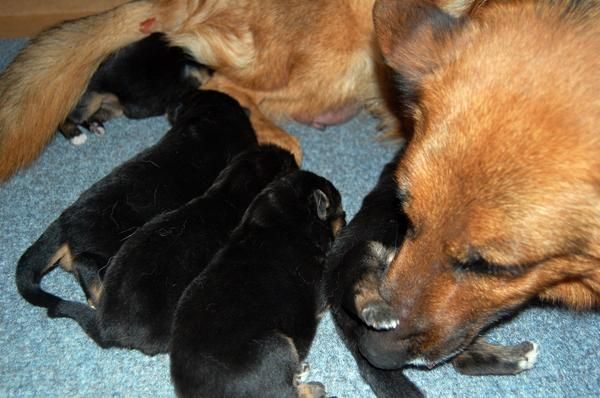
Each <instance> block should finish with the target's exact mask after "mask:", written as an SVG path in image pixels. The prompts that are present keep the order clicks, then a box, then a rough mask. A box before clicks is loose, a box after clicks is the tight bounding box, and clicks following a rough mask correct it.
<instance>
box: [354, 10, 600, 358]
mask: <svg viewBox="0 0 600 398" xmlns="http://www.w3.org/2000/svg"><path fill="white" fill-rule="evenodd" d="M374 20H375V28H376V32H377V37H378V41H379V43H380V45H381V49H382V52H383V54H384V56H385V59H386V61H387V63H388V64H389V65H390V66H392V67H393V68H394V69H395V70H396V71H397V72H398V74H399V77H398V81H399V82H400V86H401V88H402V91H403V92H404V94H405V97H406V99H407V100H409V101H411V102H412V105H411V108H410V109H411V110H410V112H409V113H410V116H412V117H413V118H414V121H415V122H414V123H415V132H414V135H413V139H412V141H411V143H410V144H409V146H408V148H407V150H406V153H405V155H404V157H403V158H402V159H401V160H400V161H399V163H398V166H397V170H396V179H397V183H398V190H399V194H400V196H401V198H402V201H403V209H404V211H405V213H406V215H407V216H408V219H409V220H410V223H411V227H410V231H409V234H408V237H407V239H406V240H405V242H404V243H403V244H402V246H401V247H400V248H399V249H398V251H397V252H396V254H395V256H394V259H393V260H392V262H391V264H390V266H389V267H388V268H387V270H386V272H385V274H384V276H383V280H382V281H381V284H380V286H379V291H380V293H381V295H382V297H383V298H384V299H385V300H386V301H387V302H388V303H389V304H390V305H391V307H392V309H393V312H394V314H395V316H397V319H396V322H398V326H397V327H396V328H395V329H394V330H392V331H389V332H373V333H371V334H369V335H368V336H366V337H365V338H364V339H363V340H362V341H361V352H363V353H364V354H365V355H366V356H367V357H368V358H369V359H370V360H371V362H372V363H373V364H374V365H375V366H377V365H378V363H380V362H381V363H383V364H384V365H385V367H392V365H393V366H398V367H399V366H402V365H403V364H405V363H424V364H428V365H430V366H433V365H435V364H437V363H439V362H441V361H443V360H445V359H447V358H450V357H452V356H454V355H455V354H457V353H459V352H461V351H462V350H463V349H465V347H467V346H468V345H469V344H470V343H471V342H472V341H473V339H474V338H475V337H476V336H477V335H478V334H479V333H480V332H481V331H482V330H483V329H485V328H486V327H487V326H489V325H490V324H491V323H492V322H494V321H496V320H498V319H499V318H501V317H502V316H504V315H506V314H508V313H511V312H514V311H516V310H517V309H519V308H520V307H521V306H522V305H524V304H525V303H527V302H528V301H530V300H531V299H534V298H539V299H542V300H544V301H549V302H551V303H557V304H562V305H565V306H567V307H569V308H572V309H574V310H586V309H594V308H598V307H599V306H600V95H599V93H600V56H599V54H600V5H599V4H598V2H596V1H572V2H570V1H564V2H555V1H539V0H538V1H529V0H523V1H498V2H494V3H491V4H489V5H487V6H486V7H482V8H481V9H480V10H479V11H478V12H477V13H476V15H475V16H473V17H472V18H460V19H457V18H454V17H451V16H449V15H447V14H445V13H444V12H442V11H441V10H440V9H439V8H437V7H435V6H434V5H433V4H432V3H431V2H428V1H409V0H402V1H400V0H379V1H378V2H377V4H376V6H375V10H374Z"/></svg>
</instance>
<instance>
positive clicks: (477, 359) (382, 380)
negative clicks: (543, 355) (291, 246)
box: [326, 150, 532, 398]
mask: <svg viewBox="0 0 600 398" xmlns="http://www.w3.org/2000/svg"><path fill="white" fill-rule="evenodd" d="M402 154H403V150H400V151H399V152H398V153H397V154H396V156H395V157H394V159H393V160H392V161H391V162H389V163H388V164H386V165H385V167H384V168H383V171H382V172H381V174H380V176H379V180H378V182H377V185H376V186H375V187H374V188H373V190H372V191H371V192H370V193H369V194H368V195H367V196H366V197H365V198H364V200H363V203H362V206H361V208H360V210H359V211H358V213H357V214H356V216H355V217H354V218H353V219H352V221H351V222H350V223H349V224H348V225H347V226H346V227H345V228H344V229H343V230H342V232H341V233H340V235H339V237H338V239H336V242H335V244H334V246H333V247H332V249H331V251H330V252H329V254H328V258H327V276H326V281H327V288H326V289H327V292H328V299H329V301H330V304H331V313H332V315H333V319H334V322H335V324H336V327H337V330H338V332H339V334H340V336H341V337H342V339H343V340H344V342H345V344H346V346H347V347H348V349H349V350H350V351H351V353H352V354H353V356H354V358H355V360H356V362H357V364H358V367H359V370H360V372H361V375H362V376H363V378H364V379H365V380H366V381H367V383H368V384H369V385H370V386H371V388H372V389H373V391H374V392H375V394H376V395H377V396H378V397H390V398H391V397H398V396H403V397H404V396H406V397H413V396H414V397H420V396H422V393H421V392H420V391H419V390H418V388H417V387H416V386H415V385H413V384H412V383H411V382H410V381H409V380H408V379H407V378H406V377H405V376H404V375H403V373H402V370H401V369H396V368H395V367H394V366H392V365H393V364H390V366H389V367H388V368H387V369H380V368H376V367H375V366H373V365H371V363H370V362H369V361H368V360H367V359H366V358H365V356H363V354H364V353H363V352H362V351H361V350H364V347H363V344H362V342H363V340H365V339H377V338H378V334H382V333H386V330H390V329H394V328H395V327H396V326H397V325H398V322H399V320H398V318H397V315H396V314H395V313H394V310H393V309H392V308H391V307H390V306H389V305H388V304H387V303H386V302H385V301H384V300H383V298H382V297H381V296H380V295H379V291H378V287H379V281H380V279H381V275H382V273H383V272H385V270H386V268H387V266H388V265H389V263H390V261H391V259H392V256H393V254H394V252H395V249H396V248H397V247H398V246H399V245H401V244H402V242H403V240H404V239H405V237H406V234H407V232H408V231H409V227H410V224H409V221H408V219H407V218H406V216H405V215H404V213H403V211H402V203H401V198H400V197H399V195H398V191H397V184H396V182H395V180H394V173H395V170H396V168H397V164H398V161H399V160H400V158H401V157H402ZM526 348H529V351H530V350H531V348H532V346H531V343H529V342H524V343H521V344H518V345H515V346H501V345H492V344H489V343H487V342H485V341H483V340H481V339H479V340H477V341H476V342H474V343H473V345H472V346H471V347H469V349H467V351H465V352H463V353H461V354H460V355H459V356H458V357H457V358H456V359H455V361H454V362H453V364H454V366H455V367H456V368H457V369H458V370H459V371H460V372H461V373H465V374H514V373H516V372H517V371H516V370H517V369H520V370H519V371H521V370H522V369H521V368H520V367H519V366H518V363H519V361H522V360H524V359H525V357H524V353H526V352H529V351H527V350H526ZM369 354H370V355H376V353H369ZM378 363H385V360H384V359H381V358H379V360H378Z"/></svg>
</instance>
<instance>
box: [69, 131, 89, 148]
mask: <svg viewBox="0 0 600 398" xmlns="http://www.w3.org/2000/svg"><path fill="white" fill-rule="evenodd" d="M69 141H70V142H71V144H73V145H75V146H80V145H83V144H85V142H86V141H87V135H86V134H85V133H81V134H78V135H76V136H75V137H71V138H69Z"/></svg>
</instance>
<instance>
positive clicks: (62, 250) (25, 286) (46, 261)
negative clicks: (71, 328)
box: [16, 221, 112, 347]
mask: <svg viewBox="0 0 600 398" xmlns="http://www.w3.org/2000/svg"><path fill="white" fill-rule="evenodd" d="M57 264H61V265H62V266H64V267H66V268H68V267H70V266H71V264H72V256H71V253H70V251H69V247H68V245H66V244H64V243H63V242H62V239H61V234H60V225H59V223H58V221H54V222H53V223H52V224H51V225H50V226H49V227H48V229H46V231H45V232H44V233H43V234H42V236H40V237H39V239H38V240H37V241H36V242H35V243H34V244H33V245H31V247H29V249H27V250H26V251H25V253H24V254H23V255H22V256H21V258H20V259H19V263H18V264H17V272H16V282H17V290H18V291H19V293H20V294H21V296H23V298H24V299H25V300H27V301H28V302H29V303H31V304H33V305H35V306H38V307H44V308H47V309H48V316H49V317H51V318H72V319H74V320H76V321H77V323H79V325H81V327H82V329H83V330H84V331H85V332H86V333H87V334H88V335H89V336H90V337H91V338H92V339H93V340H94V341H95V342H96V343H97V344H98V345H99V346H101V347H109V346H112V345H111V344H109V343H107V342H105V341H104V340H103V339H102V336H101V334H100V331H99V329H98V327H97V324H96V311H95V310H93V309H92V308H90V307H88V306H87V305H85V304H82V303H78V302H75V301H68V300H64V299H62V298H60V297H58V296H55V295H54V294H52V293H48V292H46V291H45V290H43V289H42V287H41V282H42V279H43V278H44V275H46V274H47V273H48V272H50V271H51V270H52V269H54V268H55V267H56V265H57Z"/></svg>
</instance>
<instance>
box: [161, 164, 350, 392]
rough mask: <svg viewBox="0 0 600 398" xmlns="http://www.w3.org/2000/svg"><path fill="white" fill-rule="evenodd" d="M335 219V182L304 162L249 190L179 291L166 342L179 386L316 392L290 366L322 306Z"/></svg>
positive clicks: (296, 363) (338, 210) (304, 348)
mask: <svg viewBox="0 0 600 398" xmlns="http://www.w3.org/2000/svg"><path fill="white" fill-rule="evenodd" d="M343 224H344V212H343V210H342V205H341V198H340V195H339V193H338V191H337V190H336V189H335V187H334V186H333V185H332V184H331V183H330V182H328V181H327V180H325V179H324V178H322V177H319V176H317V175H315V174H313V173H310V172H307V171H297V172H294V173H292V174H290V175H288V176H285V177H283V178H281V179H279V180H277V181H275V182H273V183H272V184H271V185H269V187H267V188H266V189H265V190H264V191H263V192H261V194H260V195H258V196H257V197H256V199H255V200H254V201H253V202H252V204H251V205H250V207H249V208H248V210H247V211H246V214H245V215H244V217H243V219H242V222H241V223H240V225H239V226H238V227H237V228H236V229H235V230H234V232H233V233H232V236H231V238H230V241H229V243H228V244H227V245H226V246H225V247H224V248H223V249H222V250H221V251H219V252H218V253H217V254H216V255H215V257H214V258H213V260H212V261H211V263H210V264H209V265H208V267H207V269H206V270H205V271H204V272H203V273H202V274H200V275H199V276H198V277H197V278H196V279H195V280H194V281H193V282H192V283H191V284H190V285H189V286H188V288H187V289H186V291H185V292H184V294H183V295H182V297H181V300H180V301H179V304H178V307H177V313H176V316H175V321H174V326H173V339H172V343H171V376H172V380H173V383H174V385H175V390H176V392H177V394H178V395H179V396H181V397H278V398H283V397H299V396H300V397H320V396H323V394H324V388H323V386H322V385H320V384H318V383H315V384H299V383H298V377H297V375H298V374H299V373H300V372H301V371H302V363H301V361H302V360H303V358H304V357H305V356H306V354H307V352H308V349H309V347H310V344H311V342H312V339H313V337H314V334H315V331H316V328H317V324H318V322H319V319H320V315H321V314H322V313H323V311H325V309H326V299H325V296H324V294H323V291H322V282H323V272H324V270H325V254H326V252H327V250H328V249H329V248H330V246H331V243H332V242H333V239H334V236H335V235H336V234H337V232H338V231H339V229H340V228H341V227H342V226H343Z"/></svg>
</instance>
